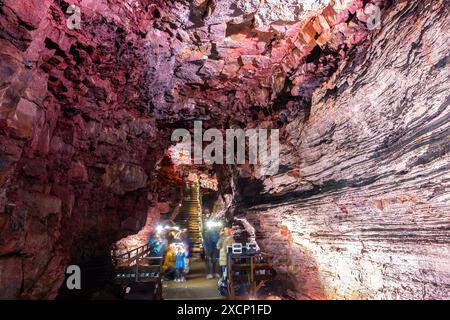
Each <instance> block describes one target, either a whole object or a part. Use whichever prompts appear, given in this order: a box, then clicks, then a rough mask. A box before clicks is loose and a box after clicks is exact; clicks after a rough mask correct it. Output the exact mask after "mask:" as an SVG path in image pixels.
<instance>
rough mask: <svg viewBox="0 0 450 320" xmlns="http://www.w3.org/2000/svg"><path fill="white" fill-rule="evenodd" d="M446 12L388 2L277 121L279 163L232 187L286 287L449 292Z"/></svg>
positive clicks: (328, 292) (416, 295)
mask: <svg viewBox="0 0 450 320" xmlns="http://www.w3.org/2000/svg"><path fill="white" fill-rule="evenodd" d="M449 18H450V17H449V11H448V8H447V7H446V5H445V1H436V2H433V3H426V4H425V3H422V2H402V3H399V4H397V5H395V6H394V7H393V8H392V9H391V10H389V12H388V13H387V14H386V16H385V17H384V19H383V28H382V29H381V30H380V31H379V32H376V33H375V34H374V35H373V41H372V42H371V44H370V45H367V46H366V47H365V48H363V49H362V50H363V51H362V53H361V54H360V55H359V58H356V60H360V61H361V62H360V63H358V64H357V65H354V64H353V65H352V63H347V64H345V65H342V66H341V67H340V68H339V70H338V71H337V72H336V73H335V75H334V77H333V79H331V80H330V81H328V82H327V83H325V84H324V85H323V86H322V87H321V88H320V89H319V90H316V91H315V93H314V96H313V99H312V105H311V112H310V115H309V117H308V119H307V120H306V121H302V120H301V119H298V118H293V119H292V121H291V122H290V123H289V124H288V125H287V126H286V127H285V129H284V137H285V144H284V146H283V151H282V156H281V159H282V169H281V170H280V173H279V174H278V175H276V176H273V177H270V178H268V179H266V180H264V179H260V180H259V183H260V187H259V188H260V190H261V192H258V193H257V195H253V196H252V197H251V198H250V197H246V196H245V195H243V196H241V199H240V202H239V204H238V208H236V211H235V213H236V214H238V215H240V216H241V215H243V216H245V217H246V218H247V220H248V221H249V222H250V223H251V224H253V226H254V227H255V228H256V230H257V239H258V241H259V242H260V245H261V246H262V247H263V248H264V250H266V251H267V252H271V253H272V254H273V255H274V257H275V260H276V265H279V266H280V267H279V271H280V273H281V274H283V276H284V277H285V278H284V281H283V284H284V286H285V290H287V292H290V294H291V295H292V296H294V297H296V298H300V299H330V298H331V299H448V298H450V268H449V261H450V224H449V221H450V215H449V213H450V171H449V164H450V163H449V159H450V156H449V151H450V145H449V142H450V140H449V134H450V126H449V124H450V122H449V120H450V118H449V117H450V96H449V93H450V84H449V82H448V79H449V77H450V65H449V53H450V52H449V48H450V36H449V32H448V31H449V28H450V25H449V21H450V19H449ZM354 61H355V60H353V62H354ZM249 183H250V182H249V181H248V178H247V179H244V178H239V176H237V175H236V176H235V188H236V192H237V193H238V194H242V193H244V194H245V192H246V191H247V189H246V187H247V186H248V185H249ZM253 183H257V181H254V182H253ZM239 205H243V207H239ZM283 276H281V279H282V278H283Z"/></svg>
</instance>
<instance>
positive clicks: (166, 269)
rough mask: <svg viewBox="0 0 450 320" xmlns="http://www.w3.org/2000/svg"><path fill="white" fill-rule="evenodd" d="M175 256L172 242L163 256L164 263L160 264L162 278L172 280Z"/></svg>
mask: <svg viewBox="0 0 450 320" xmlns="http://www.w3.org/2000/svg"><path fill="white" fill-rule="evenodd" d="M175 258H176V256H175V251H174V244H171V245H170V246H169V248H168V249H167V252H166V255H165V256H164V263H163V266H162V270H163V274H164V279H166V280H173V279H174V277H175Z"/></svg>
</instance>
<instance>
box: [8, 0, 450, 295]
mask: <svg viewBox="0 0 450 320" xmlns="http://www.w3.org/2000/svg"><path fill="white" fill-rule="evenodd" d="M71 5H75V6H76V8H79V10H80V12H81V24H80V28H79V29H78V28H73V25H71V24H70V23H68V21H69V22H70V21H72V20H71V19H73V18H74V17H76V15H75V16H74V13H73V12H74V11H71V10H70V9H69V8H73V7H71ZM448 5H449V3H448V1H446V0H437V1H433V2H429V3H424V2H419V1H401V0H396V1H381V0H371V1H366V0H365V1H363V0H335V1H331V0H317V1H312V0H304V1H303V0H270V1H269V0H250V1H241V0H236V1H232V0H214V1H202V0H194V1H181V0H173V1H162V0H96V1H94V0H29V1H15V0H3V1H0V232H1V238H0V298H21V299H39V298H46V299H52V298H55V297H56V296H57V293H58V290H59V288H60V286H61V284H62V282H63V279H64V269H65V267H66V266H67V265H68V264H69V263H76V264H80V265H83V264H85V263H89V262H90V261H92V260H95V259H96V257H99V256H102V255H104V254H105V253H107V252H109V248H110V246H111V245H112V244H113V243H114V242H116V241H117V240H119V239H121V238H124V237H126V236H128V235H130V234H136V233H138V232H139V230H140V229H142V228H144V231H142V232H141V234H144V233H145V234H147V233H148V232H149V228H151V224H152V223H154V222H155V221H157V219H158V218H159V215H160V213H164V212H165V211H167V208H166V207H167V203H170V205H175V204H176V200H175V199H176V197H177V192H176V190H177V189H176V186H177V184H178V183H179V181H178V178H177V177H176V173H174V172H173V171H172V170H171V167H170V165H167V164H165V165H161V163H162V162H164V161H165V160H164V156H165V154H166V151H167V150H168V148H169V147H170V146H171V142H170V135H171V133H172V131H173V129H175V128H188V129H191V128H192V126H193V121H194V120H202V121H203V123H204V127H205V128H212V127H214V128H219V129H226V128H230V127H231V128H255V127H259V128H278V129H280V132H281V143H282V150H281V164H282V165H281V167H280V172H279V173H278V174H277V175H275V176H272V177H260V176H258V175H257V174H256V170H255V169H256V168H254V167H252V166H241V167H234V168H229V167H222V168H216V171H217V176H218V178H219V179H220V181H219V191H221V192H224V193H225V192H228V191H230V190H231V189H232V192H233V205H232V206H231V207H230V210H228V215H229V216H230V218H232V216H233V215H234V216H236V217H237V218H238V219H241V220H239V221H241V223H242V221H245V222H248V223H249V224H250V225H251V226H252V227H253V228H254V232H255V234H254V236H255V237H256V240H257V241H258V243H259V244H260V246H261V248H262V249H263V250H265V251H266V252H267V253H269V254H275V253H280V252H281V253H284V254H282V255H279V254H278V255H277V259H278V260H277V262H278V263H277V265H279V268H278V272H279V275H280V276H279V278H278V281H280V286H278V287H279V288H281V291H283V292H280V294H288V295H291V296H293V297H294V298H299V299H303V298H304V299H326V298H338V299H342V298H358V299H365V298H392V299H410V298H425V299H428V298H449V297H450V269H449V267H448V262H450V252H449V250H450V249H449V248H450V247H449V242H450V234H449V213H448V212H449V205H450V202H449V201H450V196H449V192H448V188H449V181H450V179H449V178H450V176H449V173H448V172H449V156H448V152H449V150H450V145H449V140H448V136H449V130H450V127H449V125H448V123H449V121H448V120H449V119H448V117H449V97H448V92H449V90H448V89H449V84H448V78H449V73H450V68H449V63H448V62H449V49H448V48H449V47H450V37H449V27H450V26H449V23H448V21H450V19H449V15H450V14H449V11H448ZM228 186H230V187H229V188H228ZM229 189H230V190H229ZM162 208H163V209H162ZM252 230H253V229H252Z"/></svg>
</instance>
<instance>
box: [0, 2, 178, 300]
mask: <svg viewBox="0 0 450 320" xmlns="http://www.w3.org/2000/svg"><path fill="white" fill-rule="evenodd" d="M130 3H131V5H130V4H129V3H127V2H123V1H86V0H82V1H62V0H55V1H50V0H32V1H16V0H11V1H9V0H6V1H1V3H0V47H1V51H0V141H1V144H0V233H1V238H0V284H1V285H0V298H7V299H11V298H33V299H36V298H54V297H55V296H56V294H57V292H58V289H59V286H60V284H61V282H62V281H63V279H64V268H65V266H67V265H68V264H69V263H76V264H80V265H83V263H86V262H89V261H90V260H92V259H93V258H95V257H96V256H98V255H102V254H103V255H104V254H105V252H106V253H107V252H108V248H109V246H110V245H111V244H112V243H113V242H114V241H116V240H118V239H120V238H121V237H123V236H126V235H127V234H130V233H135V232H137V231H138V230H139V229H140V228H141V227H142V226H144V225H145V223H146V221H147V220H148V219H147V218H148V217H147V214H148V213H149V214H150V215H155V219H156V218H158V217H159V216H158V210H155V207H154V205H155V203H157V201H158V197H157V195H155V188H156V186H155V184H154V179H153V178H154V177H153V176H154V172H153V171H154V170H153V169H154V166H155V163H156V162H157V160H158V159H159V158H160V157H161V156H162V153H163V150H164V146H163V145H164V144H165V140H164V139H162V138H161V136H162V134H161V133H160V132H159V129H158V128H157V124H156V120H155V117H154V116H153V115H152V114H151V112H150V111H151V110H149V109H151V104H150V103H149V102H148V99H147V96H146V86H145V81H146V79H147V68H146V66H147V65H148V61H147V60H146V59H145V56H146V54H148V53H149V52H152V50H153V49H154V48H153V47H151V46H149V45H148V43H149V42H151V41H152V40H154V39H151V40H148V39H146V37H145V35H146V34H147V32H148V31H149V30H152V25H153V24H154V23H159V22H158V21H157V18H155V17H160V16H159V14H158V13H159V11H158V10H162V9H160V8H159V7H158V5H157V3H154V2H147V1H132V2H130ZM69 4H76V5H78V6H79V7H80V8H81V14H82V16H81V18H82V20H81V29H80V30H77V29H75V30H70V29H69V28H68V26H67V23H66V22H67V20H68V18H69V17H70V16H71V15H70V14H66V10H67V8H68V6H69ZM158 8H159V9H158ZM167 43H170V41H167ZM150 142H151V143H150Z"/></svg>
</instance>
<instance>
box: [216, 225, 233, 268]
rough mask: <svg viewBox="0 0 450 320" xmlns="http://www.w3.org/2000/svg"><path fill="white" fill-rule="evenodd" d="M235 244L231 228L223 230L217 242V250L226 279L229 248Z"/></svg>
mask: <svg viewBox="0 0 450 320" xmlns="http://www.w3.org/2000/svg"><path fill="white" fill-rule="evenodd" d="M232 244H233V236H232V234H231V228H227V227H225V228H223V229H222V231H221V232H220V238H219V241H218V242H217V249H218V250H219V251H220V252H219V265H220V267H221V268H222V274H223V277H226V271H227V269H226V268H227V262H228V261H227V258H228V246H231V245H232Z"/></svg>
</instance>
